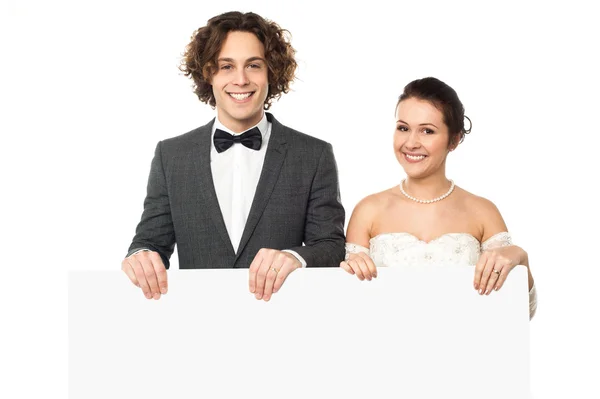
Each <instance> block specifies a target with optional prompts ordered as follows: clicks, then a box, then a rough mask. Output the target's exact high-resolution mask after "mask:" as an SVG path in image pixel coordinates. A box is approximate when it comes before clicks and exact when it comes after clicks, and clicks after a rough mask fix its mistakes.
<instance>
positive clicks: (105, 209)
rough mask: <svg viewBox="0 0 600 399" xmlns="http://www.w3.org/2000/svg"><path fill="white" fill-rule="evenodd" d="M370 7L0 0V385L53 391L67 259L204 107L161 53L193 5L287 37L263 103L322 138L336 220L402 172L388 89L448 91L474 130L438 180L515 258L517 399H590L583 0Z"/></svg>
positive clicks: (593, 301) (593, 107) (103, 239)
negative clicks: (526, 378) (521, 371)
mask: <svg viewBox="0 0 600 399" xmlns="http://www.w3.org/2000/svg"><path fill="white" fill-rule="evenodd" d="M385 3H388V2H387V1H386V2H383V1H381V2H378V1H369V2H366V3H365V4H363V5H356V6H352V5H349V4H347V3H346V2H339V4H334V2H327V3H326V2H324V1H320V2H310V1H303V2H299V3H288V2H282V1H262V2H259V1H239V2H238V1H229V2H225V1H212V2H206V1H187V2H184V1H170V2H160V3H159V2H152V1H146V2H141V1H124V0H122V1H102V2H100V1H98V2H91V1H77V2H76V1H72V2H67V1H52V2H42V1H35V2H34V1H29V2H27V1H16V0H15V1H2V2H0V4H1V5H0V16H1V17H0V49H1V50H0V51H1V62H0V71H1V72H0V132H1V134H2V136H1V141H0V143H1V144H0V149H1V154H2V156H1V157H0V171H1V172H0V173H2V179H1V182H2V196H1V199H0V201H2V203H1V205H2V208H1V209H3V211H4V213H3V214H2V217H1V219H0V220H1V225H2V227H3V229H2V233H1V234H2V236H1V240H0V242H1V243H2V244H1V245H2V249H3V251H2V255H3V263H4V266H5V267H4V269H3V270H4V273H3V274H2V276H1V277H0V284H1V285H2V289H1V290H0V295H1V297H0V309H1V311H2V321H1V324H2V327H1V328H0V331H1V334H2V340H0V353H2V355H1V356H0V359H1V360H0V362H1V363H0V364H1V365H2V368H3V369H5V370H1V371H2V376H3V377H2V380H3V381H2V383H1V384H0V396H2V397H11V398H19V397H23V398H25V397H27V398H29V397H36V396H41V394H43V395H44V397H46V396H54V397H66V396H67V345H68V337H67V334H66V331H67V270H110V269H118V268H119V267H120V261H121V259H122V257H123V255H124V254H125V252H126V249H127V247H128V245H129V242H130V240H131V238H132V236H133V233H134V229H135V225H136V223H137V221H138V220H139V217H140V214H141V211H142V202H143V198H144V194H145V186H146V179H147V175H148V171H149V166H150V160H151V158H152V155H153V151H154V148H155V145H156V143H157V141H159V140H161V139H164V138H167V137H172V136H175V135H178V134H181V133H184V132H187V131H189V130H191V129H193V128H195V127H197V126H199V125H201V124H204V123H206V122H207V121H208V120H209V119H210V118H211V117H212V116H213V111H212V110H211V109H210V107H208V106H206V105H204V104H201V103H199V101H198V100H197V98H196V97H195V96H194V94H193V93H192V91H191V84H190V81H188V80H187V79H186V78H185V77H184V76H182V75H181V74H180V73H179V71H178V70H177V65H178V61H179V59H180V55H181V53H182V51H183V50H184V47H185V45H186V44H187V43H188V41H189V38H190V36H191V34H192V32H193V31H194V30H195V29H196V28H198V27H199V26H201V25H204V24H205V22H206V20H207V19H208V18H210V17H212V16H213V15H216V14H218V13H221V12H225V11H229V10H234V9H239V10H242V11H255V12H257V13H259V14H261V15H263V16H264V17H267V18H271V19H273V20H275V21H276V22H278V23H279V24H280V25H281V26H282V27H284V28H286V29H288V30H289V31H290V32H291V33H292V43H293V45H294V47H295V48H296V49H297V50H298V52H297V58H298V60H299V64H300V68H299V71H298V80H297V82H296V83H295V84H294V86H293V92H291V93H289V94H287V95H285V96H284V97H283V98H282V99H281V101H280V102H278V103H277V104H275V106H274V107H273V108H272V112H273V113H274V114H275V116H276V117H277V118H278V119H279V120H280V121H281V122H282V123H284V124H286V125H289V126H292V127H294V128H296V129H298V130H300V131H304V132H306V133H309V134H312V135H314V136H317V137H320V138H323V139H325V140H327V141H329V142H331V143H332V144H333V147H334V151H335V155H336V158H337V162H338V167H339V171H340V184H341V190H342V200H343V203H344V205H345V207H346V210H347V213H348V216H349V215H350V212H351V210H352V209H353V207H354V205H355V204H356V203H357V202H358V201H359V200H360V199H361V198H362V197H364V196H366V195H367V194H370V193H372V192H375V191H380V190H383V189H385V188H388V187H390V186H392V185H394V184H397V183H398V181H399V180H400V179H401V178H402V177H403V176H402V170H401V168H400V167H399V165H398V164H397V162H396V160H395V158H394V156H393V153H392V149H391V139H392V132H393V129H394V120H393V113H394V106H395V103H396V98H397V96H398V95H399V94H400V93H401V91H402V88H403V87H404V85H405V84H406V83H408V82H409V81H411V80H413V79H416V78H420V77H424V76H435V77H437V78H439V79H441V80H443V81H445V82H447V83H448V84H450V85H451V86H452V87H454V88H455V89H456V91H457V92H458V94H459V96H460V98H461V99H462V101H463V103H464V105H465V108H466V113H467V115H468V116H469V117H470V118H471V119H472V120H473V125H474V126H473V132H472V133H471V134H470V135H469V136H467V137H466V139H465V141H464V143H463V144H462V145H461V146H459V148H458V150H457V151H455V152H454V153H452V154H451V156H450V158H449V160H448V167H447V174H448V177H450V178H453V179H454V180H455V182H456V183H457V184H458V185H459V186H461V187H463V188H465V189H467V190H469V191H471V192H474V193H476V194H478V195H481V196H484V197H486V198H489V199H491V200H492V201H493V202H494V203H495V204H496V205H497V206H498V208H499V209H500V211H501V212H502V214H503V215H504V218H505V220H506V222H507V224H508V226H509V229H510V230H511V231H512V233H513V235H514V237H515V239H516V241H517V243H518V244H519V245H521V246H522V247H524V248H525V249H526V250H527V251H528V252H529V254H530V261H531V265H532V266H531V267H532V271H533V273H534V277H535V279H536V285H537V286H538V294H539V309H538V314H537V315H536V317H535V318H534V320H533V321H532V323H531V364H532V370H531V384H532V390H533V395H534V397H535V398H547V397H580V398H592V397H598V392H599V391H600V389H599V388H598V386H597V385H596V384H593V383H592V377H593V376H597V375H598V374H599V372H600V366H599V365H598V358H600V348H599V344H598V339H597V337H598V336H600V328H599V327H598V319H599V318H598V316H597V314H598V310H597V308H598V306H597V304H598V303H599V302H600V301H599V300H598V295H597V292H596V289H597V288H596V286H597V284H598V282H600V268H599V266H600V262H599V261H598V256H597V253H598V249H597V243H598V238H597V237H596V236H595V233H596V232H597V231H598V224H599V222H600V217H599V215H598V211H597V206H594V205H593V204H594V203H597V199H595V197H594V195H593V194H592V193H593V192H595V191H597V190H595V189H596V187H595V185H597V183H596V182H597V180H598V177H597V174H598V170H599V169H600V168H598V166H597V162H598V145H599V144H600V140H599V138H598V137H599V133H600V131H599V130H600V129H599V128H598V117H597V115H598V105H599V100H598V98H599V92H600V78H599V77H598V72H597V71H598V70H600V65H599V63H598V61H596V58H597V57H596V56H597V52H598V50H597V47H598V39H597V38H598V37H600V29H599V28H598V25H597V20H596V18H595V17H594V15H595V14H594V13H593V12H592V11H591V10H592V7H591V5H590V4H591V3H592V2H589V3H590V4H587V3H584V2H579V1H569V2H560V3H559V2H532V1H529V2H528V1H520V2H514V3H513V2H504V3H503V4H489V3H488V2H479V3H475V2H473V3H468V2H458V1H454V2H442V1H438V2H436V1H429V2H427V1H411V2H400V1H396V2H389V3H390V4H385ZM6 272H8V274H7V273H6ZM106 295H110V288H109V287H107V291H106ZM274 300H276V298H274ZM486 333H488V332H487V331H474V334H486ZM493 360H494V356H493V347H492V348H482V365H484V364H485V363H486V362H493ZM498 383H503V380H502V376H501V375H500V376H498ZM490 389H493V387H491V388H490ZM5 390H6V391H7V392H10V394H9V395H8V396H7V395H6V394H4V391H5Z"/></svg>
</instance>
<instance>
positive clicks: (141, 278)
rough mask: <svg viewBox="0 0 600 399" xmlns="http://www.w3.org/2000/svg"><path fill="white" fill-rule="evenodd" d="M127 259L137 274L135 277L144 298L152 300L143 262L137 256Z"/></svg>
mask: <svg viewBox="0 0 600 399" xmlns="http://www.w3.org/2000/svg"><path fill="white" fill-rule="evenodd" d="M127 259H128V260H129V264H130V265H131V268H132V269H133V272H134V273H135V277H136V279H137V281H138V283H139V284H140V288H141V289H142V292H143V293H144V296H145V297H146V298H148V299H151V298H152V292H151V290H150V286H149V285H148V281H146V274H145V273H144V268H143V267H142V264H141V262H140V261H139V260H138V259H137V258H136V257H135V256H130V257H129V258H127Z"/></svg>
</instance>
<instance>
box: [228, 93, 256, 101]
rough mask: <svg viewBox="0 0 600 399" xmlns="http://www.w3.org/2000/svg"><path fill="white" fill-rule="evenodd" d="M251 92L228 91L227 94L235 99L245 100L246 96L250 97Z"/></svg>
mask: <svg viewBox="0 0 600 399" xmlns="http://www.w3.org/2000/svg"><path fill="white" fill-rule="evenodd" d="M251 94H252V93H244V94H238V93H229V95H230V96H231V97H233V98H235V99H236V100H245V99H247V98H248V97H250V95H251Z"/></svg>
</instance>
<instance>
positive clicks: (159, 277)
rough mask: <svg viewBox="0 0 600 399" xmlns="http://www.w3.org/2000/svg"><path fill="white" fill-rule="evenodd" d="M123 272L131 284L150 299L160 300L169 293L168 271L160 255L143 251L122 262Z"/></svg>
mask: <svg viewBox="0 0 600 399" xmlns="http://www.w3.org/2000/svg"><path fill="white" fill-rule="evenodd" d="M121 270H123V271H124V272H125V274H126V275H127V277H129V279H130V280H131V282H132V283H133V284H134V285H136V286H138V287H140V288H141V289H142V291H143V292H144V295H145V296H146V298H148V299H152V298H154V299H160V296H161V294H166V293H167V288H168V286H167V269H166V268H165V265H164V264H163V261H162V259H161V258H160V255H159V254H158V253H157V252H154V251H141V252H138V253H136V254H135V255H131V256H129V257H127V258H125V259H123V262H121Z"/></svg>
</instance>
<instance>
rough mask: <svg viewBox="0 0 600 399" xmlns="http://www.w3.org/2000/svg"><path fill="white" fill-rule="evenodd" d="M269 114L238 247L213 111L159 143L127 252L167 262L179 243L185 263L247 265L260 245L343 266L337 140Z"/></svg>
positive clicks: (310, 263)
mask: <svg viewBox="0 0 600 399" xmlns="http://www.w3.org/2000/svg"><path fill="white" fill-rule="evenodd" d="M267 118H268V120H269V121H270V122H271V123H272V128H271V137H270V139H269V143H268V148H267V152H266V154H265V161H264V165H263V170H262V173H261V175H260V179H259V182H258V186H257V189H256V195H255V197H254V200H253V202H252V206H251V209H250V214H249V215H248V220H247V222H246V226H245V230H244V232H243V234H242V238H241V241H240V246H239V249H238V252H237V253H235V251H234V249H233V246H232V245H231V241H230V239H229V235H228V234H227V230H226V228H225V222H224V221H223V216H222V214H221V210H220V208H219V204H218V201H217V196H216V193H215V188H214V184H213V180H212V174H211V170H210V148H211V142H210V141H211V133H212V125H213V123H214V119H213V120H212V121H211V122H209V123H208V124H206V125H205V126H202V127H199V128H197V129H195V130H192V131H191V132H188V133H186V134H183V135H181V136H178V137H174V138H170V139H167V140H164V141H161V142H159V143H158V145H157V147H156V152H155V155H154V159H153V160H152V165H151V168H150V177H149V179H148V188H147V195H146V199H145V201H144V212H143V214H142V218H141V221H140V223H139V224H138V226H137V229H136V234H135V237H134V238H133V242H132V243H131V246H130V247H129V252H128V254H127V255H128V256H129V255H130V254H131V253H133V252H134V251H135V250H136V249H138V248H148V249H151V250H153V251H156V252H158V253H159V254H160V256H161V258H162V259H163V262H164V263H165V266H166V267H167V268H168V267H169V258H170V256H171V254H172V253H173V250H174V246H175V243H177V252H178V254H179V267H180V268H181V269H199V268H202V269H213V268H242V267H246V268H247V267H249V266H250V263H251V262H252V260H253V259H254V256H255V255H256V253H257V252H258V250H259V249H261V248H273V249H280V250H281V249H290V250H293V251H296V252H297V253H298V254H299V255H300V256H302V257H303V258H304V260H305V261H306V263H307V266H339V263H340V262H341V261H342V259H343V257H344V241H345V239H344V220H345V214H344V208H343V207H342V204H341V202H340V194H339V183H338V176H337V167H336V163H335V158H334V156H333V151H332V147H331V145H330V144H329V143H326V142H324V141H322V140H319V139H316V138H314V137H311V136H308V135H306V134H303V133H300V132H297V131H295V130H293V129H290V128H288V127H286V126H284V125H282V124H281V123H279V122H278V121H277V120H276V119H275V118H274V117H273V116H272V115H271V114H269V113H267ZM303 244H304V245H303Z"/></svg>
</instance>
